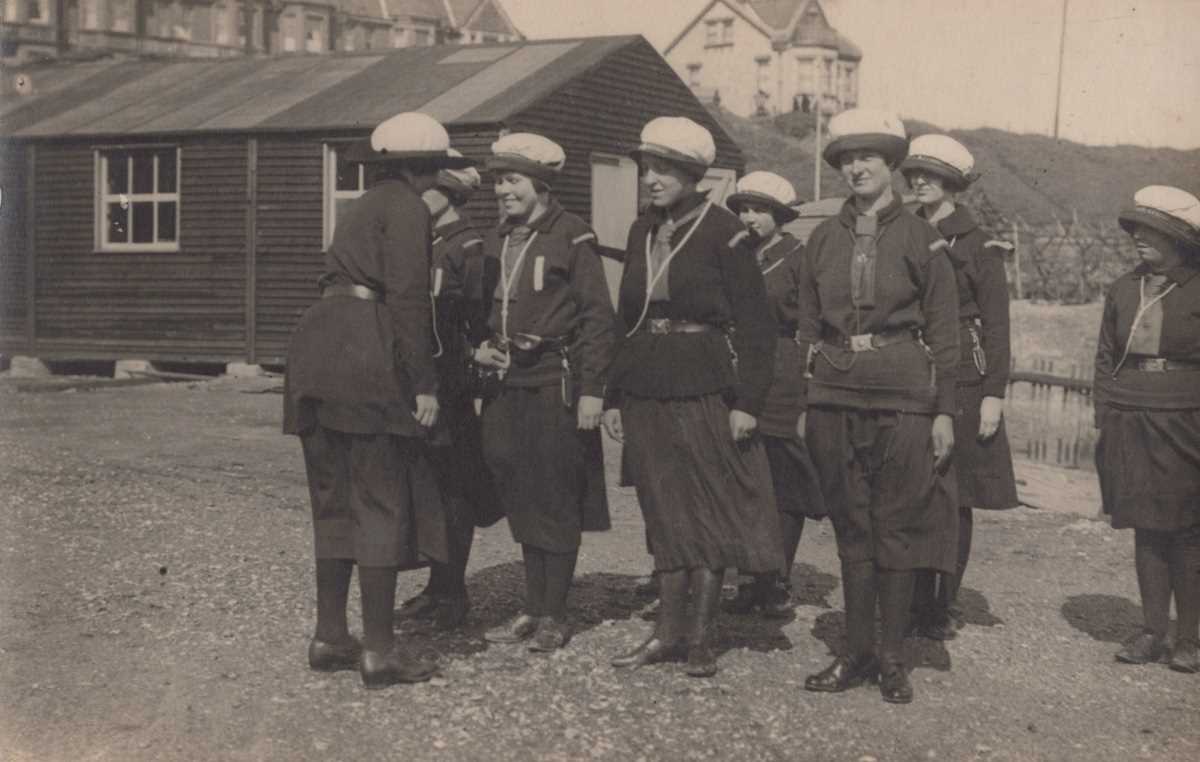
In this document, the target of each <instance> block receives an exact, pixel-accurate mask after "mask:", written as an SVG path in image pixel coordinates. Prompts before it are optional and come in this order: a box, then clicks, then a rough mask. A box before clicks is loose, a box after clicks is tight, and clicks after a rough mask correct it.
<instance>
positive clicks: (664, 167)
mask: <svg viewBox="0 0 1200 762" xmlns="http://www.w3.org/2000/svg"><path fill="white" fill-rule="evenodd" d="M642 184H643V185H645V186H646V190H648V191H649V192H650V203H651V204H653V205H654V206H657V207H658V208H659V209H666V208H668V207H670V206H671V205H672V204H674V203H675V202H676V201H678V200H679V199H681V198H683V197H684V196H686V195H687V194H688V193H691V192H692V191H694V190H695V189H696V180H695V178H693V177H692V176H691V175H690V174H688V172H687V171H686V170H685V169H683V167H680V166H679V165H678V164H676V163H675V162H672V161H668V160H666V159H662V158H659V157H658V156H649V155H643V157H642Z"/></svg>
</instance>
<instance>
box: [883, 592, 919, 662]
mask: <svg viewBox="0 0 1200 762" xmlns="http://www.w3.org/2000/svg"><path fill="white" fill-rule="evenodd" d="M915 577H916V575H915V574H914V573H913V571H912V570H910V569H906V570H903V571H897V570H894V569H880V570H879V571H878V579H879V618H880V624H881V631H882V632H881V635H882V637H881V639H880V648H879V661H880V663H882V664H903V662H904V650H903V649H904V631H905V630H906V629H907V627H908V617H909V609H910V608H911V607H912V596H913V580H914V579H915Z"/></svg>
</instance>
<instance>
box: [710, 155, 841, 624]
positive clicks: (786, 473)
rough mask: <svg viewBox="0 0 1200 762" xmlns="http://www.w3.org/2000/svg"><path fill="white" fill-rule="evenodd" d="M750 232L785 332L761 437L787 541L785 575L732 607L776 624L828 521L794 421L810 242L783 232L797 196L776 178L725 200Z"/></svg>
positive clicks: (744, 589) (745, 587)
mask: <svg viewBox="0 0 1200 762" xmlns="http://www.w3.org/2000/svg"><path fill="white" fill-rule="evenodd" d="M725 204H726V206H728V207H729V209H730V211H732V212H733V213H734V214H736V215H738V216H739V217H740V218H741V220H742V224H744V225H745V226H746V230H747V232H749V233H750V239H751V245H752V246H753V247H754V254H755V259H756V260H757V261H758V266H759V269H760V270H762V274H763V280H764V281H765V283H766V289H767V301H768V303H769V304H770V306H771V313H772V314H773V315H774V316H775V322H776V323H777V324H778V326H779V335H778V338H777V339H776V340H775V373H774V376H773V377H772V380H771V388H770V391H768V392H767V399H766V402H765V404H764V405H763V412H762V415H760V416H759V417H758V431H759V432H760V433H761V434H762V435H763V446H764V447H765V448H766V451H767V462H768V463H769V464H770V467H771V482H772V485H773V487H774V491H775V504H776V505H777V506H778V508H779V524H780V529H781V530H782V532H781V537H782V539H783V559H784V566H783V569H782V571H781V572H780V571H776V572H768V573H766V574H759V575H756V576H754V577H753V578H752V580H751V581H750V582H748V583H744V584H742V585H740V586H739V587H738V594H737V597H735V598H733V599H732V600H730V601H728V602H726V604H725V610H726V611H728V612H729V613H733V614H747V613H751V612H754V611H758V612H761V613H762V614H763V616H766V617H770V618H783V617H787V616H788V615H790V614H791V612H792V607H793V603H792V585H791V577H792V565H793V564H794V563H795V560H796V549H797V548H798V547H799V545H800V536H801V534H802V533H803V531H804V520H805V518H818V519H819V518H822V517H824V516H825V501H824V500H822V499H821V489H820V485H819V484H818V482H817V473H816V468H815V467H814V466H813V462H812V458H811V457H810V456H809V454H808V446H807V445H806V444H805V443H804V440H803V439H801V438H800V437H798V436H797V435H796V419H797V417H798V416H799V414H800V401H801V398H802V387H803V384H804V356H803V355H802V354H801V353H800V347H799V346H798V345H797V344H796V314H797V303H796V296H797V282H798V278H799V275H800V263H801V259H802V258H803V256H804V244H802V243H800V242H799V241H797V240H796V239H795V238H794V237H793V236H792V235H791V234H790V233H787V232H784V231H783V229H782V226H783V225H785V224H787V223H788V222H791V221H792V220H794V219H796V217H797V216H798V215H799V212H798V211H797V210H796V191H795V189H794V188H792V184H791V183H789V182H788V181H787V180H785V179H784V178H782V177H780V176H779V175H777V174H775V173H773V172H761V171H760V172H751V173H750V174H748V175H746V176H745V177H743V178H742V179H741V180H738V183H737V192H736V193H734V194H733V195H731V196H730V197H729V198H728V199H727V200H726V201H725Z"/></svg>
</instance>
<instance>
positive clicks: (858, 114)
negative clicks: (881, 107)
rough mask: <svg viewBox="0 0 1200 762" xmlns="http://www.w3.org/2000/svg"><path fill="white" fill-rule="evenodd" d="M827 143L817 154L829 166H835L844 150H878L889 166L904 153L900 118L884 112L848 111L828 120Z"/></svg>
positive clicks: (904, 134) (905, 144)
mask: <svg viewBox="0 0 1200 762" xmlns="http://www.w3.org/2000/svg"><path fill="white" fill-rule="evenodd" d="M829 138H830V140H829V144H828V145H827V146H825V150H824V151H822V152H821V156H822V158H824V159H825V162H826V163H827V164H829V165H830V166H833V167H837V166H838V160H839V157H840V156H841V155H842V153H843V152H845V151H853V150H863V149H869V150H872V151H878V152H879V153H880V154H881V155H882V156H883V158H884V159H885V160H886V161H887V163H888V164H890V165H891V166H893V167H894V166H897V165H899V164H900V162H901V161H903V160H904V156H905V154H907V153H908V133H907V132H905V131H904V123H903V122H901V121H900V117H898V116H896V115H895V114H892V113H889V112H887V111H876V110H874V109H866V108H852V109H849V110H847V111H843V112H841V113H840V114H835V115H834V116H833V118H832V119H830V120H829Z"/></svg>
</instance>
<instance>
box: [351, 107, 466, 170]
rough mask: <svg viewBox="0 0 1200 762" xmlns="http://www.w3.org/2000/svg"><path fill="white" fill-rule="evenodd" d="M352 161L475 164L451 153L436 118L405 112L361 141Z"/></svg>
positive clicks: (444, 165) (382, 124) (352, 154)
mask: <svg viewBox="0 0 1200 762" xmlns="http://www.w3.org/2000/svg"><path fill="white" fill-rule="evenodd" d="M348 158H350V159H351V160H352V161H371V162H378V161H403V160H406V159H424V160H430V161H432V162H433V163H434V164H437V165H440V166H442V167H468V166H470V165H471V164H472V163H473V162H472V161H471V160H470V159H467V158H465V157H463V156H462V155H461V154H459V155H458V156H452V155H451V154H450V135H449V134H448V133H447V132H446V128H445V127H443V126H442V125H441V123H440V122H438V120H436V119H434V118H433V117H431V116H429V115H427V114H422V113H420V112H419V111H406V112H404V113H402V114H396V115H395V116H393V117H389V118H388V119H385V120H383V121H382V122H380V123H379V125H378V126H377V127H375V129H374V130H372V131H371V137H370V138H368V139H366V140H364V141H361V142H360V143H359V144H357V145H356V146H354V147H353V148H352V149H351V152H350V154H349V155H348Z"/></svg>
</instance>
